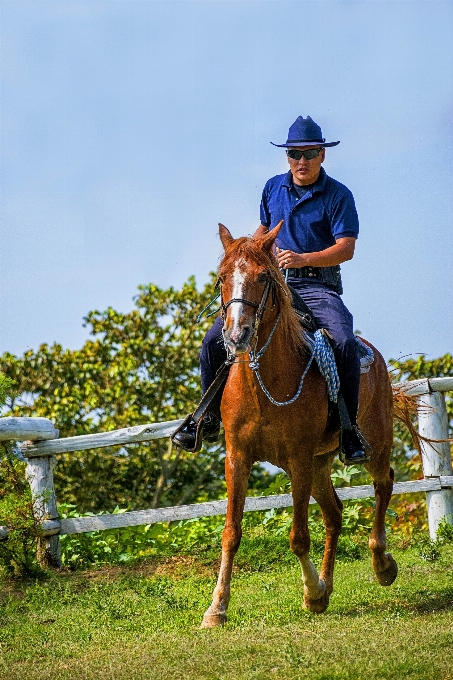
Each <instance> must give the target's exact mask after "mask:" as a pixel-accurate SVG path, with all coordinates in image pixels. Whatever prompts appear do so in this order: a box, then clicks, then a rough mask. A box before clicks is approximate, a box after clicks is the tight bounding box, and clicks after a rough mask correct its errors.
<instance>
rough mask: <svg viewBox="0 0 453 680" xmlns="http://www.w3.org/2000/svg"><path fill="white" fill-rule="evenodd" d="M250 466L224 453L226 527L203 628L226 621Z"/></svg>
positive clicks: (212, 626)
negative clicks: (215, 578)
mask: <svg viewBox="0 0 453 680" xmlns="http://www.w3.org/2000/svg"><path fill="white" fill-rule="evenodd" d="M250 470H251V465H249V464H248V463H246V462H245V461H244V460H243V459H242V458H241V457H240V456H238V455H235V456H234V457H233V456H232V455H231V454H230V453H228V452H227V456H226V459H225V478H226V484H227V491H228V507H227V514H226V519H225V528H224V530H223V534H222V560H221V563H220V571H219V577H218V579H217V585H216V587H215V589H214V594H213V597H212V604H211V606H210V607H209V609H207V610H206V612H205V614H204V617H203V621H202V624H201V627H202V628H214V627H215V626H223V625H224V624H225V623H226V620H227V615H226V612H227V609H228V604H229V601H230V581H231V572H232V569H233V559H234V556H235V555H236V553H237V550H238V548H239V544H240V542H241V537H242V527H241V523H242V515H243V513H244V501H245V495H246V492H247V483H248V479H249V475H250Z"/></svg>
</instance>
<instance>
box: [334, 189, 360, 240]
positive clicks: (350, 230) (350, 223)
mask: <svg viewBox="0 0 453 680" xmlns="http://www.w3.org/2000/svg"><path fill="white" fill-rule="evenodd" d="M344 189H345V190H344V191H342V192H338V193H337V194H336V196H335V197H334V199H333V201H332V219H331V227H332V235H333V237H334V238H335V239H337V238H345V237H348V236H352V237H353V238H357V237H358V235H359V216H358V215H357V210H356V207H355V201H354V196H353V195H352V193H351V192H350V191H349V189H346V187H344Z"/></svg>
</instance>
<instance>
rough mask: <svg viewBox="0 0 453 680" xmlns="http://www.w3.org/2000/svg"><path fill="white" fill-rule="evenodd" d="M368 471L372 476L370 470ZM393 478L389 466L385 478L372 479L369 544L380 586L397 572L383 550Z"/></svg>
mask: <svg viewBox="0 0 453 680" xmlns="http://www.w3.org/2000/svg"><path fill="white" fill-rule="evenodd" d="M367 467H368V466H367ZM370 473H371V475H372V476H374V475H373V473H372V471H371V470H370ZM393 478H394V473H393V469H392V468H389V474H388V477H387V478H386V479H380V478H378V479H374V482H373V484H374V493H375V496H376V515H375V518H374V523H373V528H372V530H371V535H370V540H369V546H370V550H371V563H372V565H373V569H374V573H375V574H376V578H377V580H378V581H379V583H380V584H381V586H390V585H391V584H392V583H393V581H394V580H395V579H396V577H397V574H398V565H397V564H396V562H395V560H394V558H393V556H392V554H391V553H388V552H386V551H385V550H386V547H387V540H386V536H385V513H386V511H387V508H388V505H389V503H390V499H391V497H392V490H393Z"/></svg>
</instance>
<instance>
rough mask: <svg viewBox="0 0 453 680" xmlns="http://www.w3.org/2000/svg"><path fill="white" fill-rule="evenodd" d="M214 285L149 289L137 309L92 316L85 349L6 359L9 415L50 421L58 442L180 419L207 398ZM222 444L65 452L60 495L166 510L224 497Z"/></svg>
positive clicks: (93, 506) (85, 504)
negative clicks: (203, 384)
mask: <svg viewBox="0 0 453 680" xmlns="http://www.w3.org/2000/svg"><path fill="white" fill-rule="evenodd" d="M211 297H212V283H211V282H210V283H208V284H207V285H206V286H205V287H204V288H203V289H202V290H201V291H199V290H197V287H196V284H195V280H194V278H190V279H189V280H188V282H187V283H186V284H184V285H183V287H182V288H181V290H175V289H174V288H169V289H166V290H164V289H161V288H158V287H157V286H155V285H152V284H150V285H148V286H142V287H140V288H139V294H138V295H137V297H136V298H135V308H134V309H133V310H132V311H130V312H128V313H120V312H118V311H115V310H114V309H112V308H111V307H109V308H108V309H107V310H106V311H105V312H99V311H93V312H90V313H89V314H88V316H87V317H86V318H85V320H84V323H85V325H86V326H88V327H89V328H90V334H91V335H92V336H93V338H92V339H90V340H88V341H87V342H86V343H85V344H84V346H83V347H82V348H81V349H78V350H69V349H63V347H62V346H61V345H59V344H57V343H56V344H53V345H51V346H49V345H47V344H43V345H41V346H40V347H39V349H38V350H37V351H34V350H29V351H27V352H25V354H24V355H23V356H22V357H16V356H14V355H12V354H9V353H6V354H4V355H3V357H2V365H3V371H4V373H5V375H6V377H7V378H9V379H11V380H13V381H14V382H15V386H16V391H17V395H18V396H16V397H15V398H12V399H10V400H9V404H8V405H9V412H8V414H9V415H16V416H32V415H33V416H45V417H47V418H50V419H51V420H52V421H53V422H54V423H55V426H56V427H57V428H58V429H59V430H60V437H70V436H73V435H82V434H89V433H94V432H105V431H108V430H113V429H118V428H123V427H130V426H134V425H139V424H143V423H148V422H162V421H168V420H174V419H176V418H180V417H183V416H185V415H186V413H188V412H189V411H191V410H193V408H194V405H195V404H196V403H197V401H198V399H199V396H200V386H199V379H198V355H199V350H200V345H201V340H202V338H203V336H204V334H205V332H206V331H207V329H208V327H209V326H210V323H211V322H210V320H206V319H205V320H204V321H202V322H201V323H197V315H198V314H199V313H200V312H201V310H202V309H203V307H204V306H205V305H206V304H207V303H208V302H209V300H210V299H211ZM221 451H222V450H221V448H220V447H210V448H205V449H203V450H202V451H201V452H200V453H199V454H188V453H185V452H183V451H182V450H181V449H174V448H173V447H171V446H170V445H169V443H168V441H167V440H158V441H155V442H150V443H143V444H135V445H130V446H128V447H127V449H126V448H125V447H120V448H119V447H112V448H109V449H97V450H92V451H87V452H83V453H80V454H77V453H71V454H67V455H64V456H59V458H58V461H59V464H58V466H57V469H56V472H55V478H56V487H57V497H58V499H59V500H60V501H62V502H67V503H76V504H77V505H78V506H79V507H80V508H81V509H83V510H86V511H87V510H90V511H98V510H101V509H102V510H111V509H113V508H114V507H115V506H116V505H117V504H118V505H120V506H121V507H126V506H127V507H129V508H136V507H144V506H148V507H149V506H151V507H155V506H162V505H173V504H178V503H187V502H193V501H196V500H199V499H204V498H211V497H216V496H218V495H219V494H221V493H222V492H223V490H224V481H223V461H222V453H221Z"/></svg>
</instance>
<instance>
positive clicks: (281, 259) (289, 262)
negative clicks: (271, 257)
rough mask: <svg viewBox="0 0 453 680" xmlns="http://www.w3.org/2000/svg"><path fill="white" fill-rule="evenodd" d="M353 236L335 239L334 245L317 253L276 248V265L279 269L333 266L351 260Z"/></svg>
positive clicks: (353, 243) (353, 247)
mask: <svg viewBox="0 0 453 680" xmlns="http://www.w3.org/2000/svg"><path fill="white" fill-rule="evenodd" d="M355 241H356V239H355V238H352V237H349V236H345V237H344V238H339V239H337V241H336V243H335V245H333V246H330V248H326V249H325V250H320V251H319V252H317V253H294V252H293V251H292V250H281V249H280V248H277V260H278V266H279V267H280V268H281V269H299V268H300V267H334V266H335V265H337V264H342V262H347V260H352V258H353V256H354V249H355Z"/></svg>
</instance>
